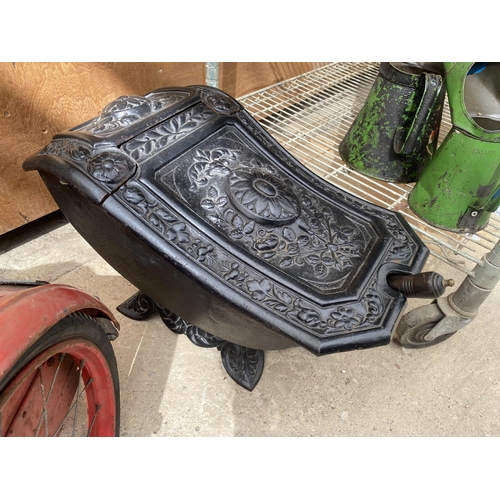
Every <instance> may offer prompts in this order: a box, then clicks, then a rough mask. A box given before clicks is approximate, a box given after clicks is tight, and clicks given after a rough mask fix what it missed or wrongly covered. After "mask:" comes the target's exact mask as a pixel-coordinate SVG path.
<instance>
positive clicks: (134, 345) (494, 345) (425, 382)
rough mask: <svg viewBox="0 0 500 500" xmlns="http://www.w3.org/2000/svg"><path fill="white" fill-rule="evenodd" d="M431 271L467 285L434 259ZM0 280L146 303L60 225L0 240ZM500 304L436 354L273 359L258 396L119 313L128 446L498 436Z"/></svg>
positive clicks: (203, 357) (216, 357)
mask: <svg viewBox="0 0 500 500" xmlns="http://www.w3.org/2000/svg"><path fill="white" fill-rule="evenodd" d="M426 270H436V271H438V272H440V273H441V274H443V275H444V276H445V277H446V278H454V279H455V282H456V283H457V284H459V283H460V282H461V281H462V280H463V278H464V275H463V274H461V273H460V272H458V271H456V270H454V269H453V268H451V267H449V266H447V265H445V264H442V263H439V261H435V260H433V259H430V261H429V263H428V265H427V267H426ZM0 275H1V276H2V278H4V279H40V280H45V281H49V282H53V283H65V284H68V285H73V286H76V287H78V288H81V289H82V290H84V291H86V292H88V293H90V294H92V295H96V296H98V297H99V298H100V299H101V300H102V301H103V302H104V303H105V304H106V305H108V307H110V308H111V309H112V310H114V309H115V307H116V306H117V305H119V304H120V303H121V302H122V301H123V300H125V299H126V298H128V297H129V296H131V295H132V294H133V293H135V291H136V290H135V288H134V287H133V286H132V285H131V284H130V283H128V282H127V281H126V280H125V279H124V278H122V277H121V276H120V275H118V274H117V273H116V272H115V271H114V270H113V269H112V268H111V267H110V266H109V265H108V264H107V263H106V262H104V261H103V260H102V259H101V258H100V257H99V255H98V254H96V253H95V251H94V250H93V249H92V248H91V247H90V246H89V245H88V244H87V243H86V241H85V240H83V239H82V238H81V237H80V235H79V234H78V233H77V232H76V231H75V230H74V229H73V227H72V226H71V225H70V224H68V223H66V221H65V219H64V218H63V217H62V216H61V215H60V214H59V213H56V214H53V215H51V216H49V217H46V218H44V219H42V220H41V221H38V222H36V223H33V224H31V225H28V226H27V227H26V228H23V229H22V230H16V231H14V232H11V233H8V234H7V235H4V236H0ZM451 290H453V289H451ZM451 290H450V291H451ZM499 299H500V290H499V289H498V287H497V289H496V290H494V292H493V293H492V294H491V295H490V297H489V298H488V299H487V301H486V302H485V303H484V304H483V306H482V309H481V313H480V314H479V315H478V317H477V318H476V319H475V320H474V321H473V322H472V323H471V324H469V325H468V326H467V327H465V328H463V329H462V330H459V332H457V333H456V334H455V335H454V336H453V337H451V338H450V339H448V340H447V341H446V342H444V343H441V344H439V345H437V346H434V347H430V348H427V349H420V350H408V349H403V348H401V347H399V346H398V345H396V344H394V343H391V344H390V345H388V346H386V347H379V348H375V349H369V350H365V351H355V352H348V353H342V354H333V355H330V356H326V357H322V358H316V357H315V356H314V355H312V354H310V353H308V352H307V351H305V350H303V349H300V348H296V349H289V350H284V351H272V352H266V353H265V356H266V362H265V368H264V373H263V376H262V378H261V381H260V382H259V384H258V385H257V387H256V388H255V389H254V391H253V392H248V391H246V390H245V389H242V388H241V387H239V386H238V385H236V384H235V383H234V382H233V381H232V380H231V379H230V378H229V376H228V375H227V373H226V372H225V370H224V369H223V366H222V363H221V360H220V354H219V352H218V351H217V350H216V349H202V348H199V347H196V346H195V345H194V344H192V343H191V342H190V341H189V340H188V339H187V338H186V337H185V336H178V335H175V334H174V333H172V332H170V331H169V330H168V329H167V328H166V327H165V326H164V325H163V323H162V321H161V320H160V318H159V317H158V316H153V317H152V318H150V319H149V320H147V321H144V322H136V321H132V320H130V319H128V318H126V317H124V316H122V315H121V314H120V313H118V312H116V316H117V318H118V320H119V322H120V324H121V332H120V336H119V338H118V339H117V340H116V341H114V343H113V347H114V350H115V354H116V358H117V361H118V367H119V372H120V384H121V435H122V436H289V437H293V436H499V435H500V377H499V374H500V356H499V353H500V336H499V335H498V326H497V325H498V322H499V321H498V319H499V315H500V309H499V308H498V307H497V304H498V303H499ZM425 303H428V301H427V300H416V299H413V300H410V301H409V303H408V308H411V307H415V306H418V305H421V304H425ZM214 333H215V334H216V332H214Z"/></svg>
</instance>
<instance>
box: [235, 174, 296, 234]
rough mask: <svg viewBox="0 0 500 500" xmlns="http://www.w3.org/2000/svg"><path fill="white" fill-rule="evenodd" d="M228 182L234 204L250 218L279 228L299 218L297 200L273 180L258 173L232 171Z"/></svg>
mask: <svg viewBox="0 0 500 500" xmlns="http://www.w3.org/2000/svg"><path fill="white" fill-rule="evenodd" d="M229 183H230V191H229V192H230V196H231V199H232V201H233V203H234V204H235V205H236V206H237V207H238V208H240V210H241V211H242V212H243V213H244V214H245V215H247V216H248V217H250V219H253V220H256V221H257V222H261V223H269V222H270V223H274V224H280V225H281V224H286V223H287V222H290V221H292V220H295V219H296V218H297V217H298V216H299V213H300V209H299V203H298V200H297V197H296V196H295V194H294V193H293V192H292V191H291V190H290V189H289V188H287V186H285V185H284V184H283V183H282V182H281V181H279V180H278V179H277V178H276V177H273V176H271V175H269V174H267V173H265V172H262V171H259V170H251V171H248V170H235V171H234V172H233V174H232V175H231V177H230V179H229Z"/></svg>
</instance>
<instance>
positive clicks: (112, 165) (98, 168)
mask: <svg viewBox="0 0 500 500" xmlns="http://www.w3.org/2000/svg"><path fill="white" fill-rule="evenodd" d="M134 168H135V164H134V163H133V162H132V161H130V160H129V159H128V158H127V157H126V156H122V155H119V154H116V153H111V152H104V153H101V154H98V155H97V156H94V157H93V158H91V159H90V161H89V163H88V167H87V170H88V171H89V173H90V174H92V176H94V177H95V178H96V179H97V180H99V181H101V182H104V183H106V184H118V183H119V182H121V181H123V180H125V179H126V178H127V177H128V176H129V174H130V172H132V170H133V169H134Z"/></svg>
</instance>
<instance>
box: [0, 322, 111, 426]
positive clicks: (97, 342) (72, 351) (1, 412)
mask: <svg viewBox="0 0 500 500" xmlns="http://www.w3.org/2000/svg"><path fill="white" fill-rule="evenodd" d="M118 433H119V386H118V372H117V368H116V360H115V357H114V353H113V349H112V347H111V344H110V342H109V340H108V338H107V336H106V334H105V333H104V331H103V330H102V328H101V327H100V326H99V325H98V324H97V323H96V322H95V321H94V320H92V319H91V318H90V317H88V316H86V315H84V314H81V313H75V314H72V315H70V316H68V317H66V318H64V319H63V320H61V321H60V322H59V323H57V324H56V325H55V326H53V327H52V328H51V329H50V330H48V331H47V332H46V333H45V334H44V335H43V336H42V337H41V338H40V339H39V341H38V342H36V344H34V346H32V348H30V350H29V351H28V352H27V353H25V354H24V355H23V356H21V358H20V360H19V361H18V362H17V363H16V366H15V367H14V369H13V370H11V372H10V374H7V376H6V378H5V379H4V380H3V381H1V382H0V435H1V436H117V435H118Z"/></svg>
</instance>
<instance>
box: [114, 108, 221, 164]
mask: <svg viewBox="0 0 500 500" xmlns="http://www.w3.org/2000/svg"><path fill="white" fill-rule="evenodd" d="M215 116H216V115H215V113H214V112H213V111H211V110H209V109H207V107H206V106H205V105H198V106H196V107H195V108H193V109H190V110H188V111H185V112H184V113H180V114H179V115H177V116H174V117H173V118H170V119H169V120H166V121H165V122H163V123H160V124H159V125H157V126H156V127H153V128H152V129H151V130H148V131H147V132H144V133H142V134H140V135H138V136H137V137H134V138H133V139H131V140H130V141H129V142H127V143H126V144H125V145H124V146H123V147H122V149H123V150H124V151H125V152H127V153H128V154H129V155H130V156H131V157H132V158H133V159H134V160H136V161H139V162H141V161H144V160H146V159H148V158H150V157H151V156H153V155H155V154H157V153H158V152H160V151H161V150H163V149H165V148H167V147H169V146H170V145H172V144H173V143H174V142H176V141H178V140H179V139H182V138H183V137H185V136H187V135H189V134H190V133H191V132H194V131H195V130H197V129H198V128H199V127H200V126H202V125H203V124H205V123H206V122H207V121H208V120H210V119H211V118H213V117H215Z"/></svg>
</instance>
